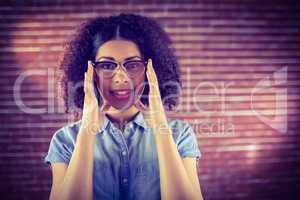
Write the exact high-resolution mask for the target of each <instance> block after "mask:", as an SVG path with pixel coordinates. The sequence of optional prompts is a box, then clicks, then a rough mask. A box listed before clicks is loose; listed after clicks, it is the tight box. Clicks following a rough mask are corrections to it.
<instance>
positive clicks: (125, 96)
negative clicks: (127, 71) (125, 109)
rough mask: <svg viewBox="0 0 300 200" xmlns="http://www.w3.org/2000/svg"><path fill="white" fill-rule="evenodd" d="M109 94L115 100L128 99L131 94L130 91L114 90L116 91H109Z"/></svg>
mask: <svg viewBox="0 0 300 200" xmlns="http://www.w3.org/2000/svg"><path fill="white" fill-rule="evenodd" d="M110 92H111V94H112V95H114V97H116V98H117V99H128V98H129V96H130V94H131V90H116V91H110Z"/></svg>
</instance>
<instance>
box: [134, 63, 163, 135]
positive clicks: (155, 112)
mask: <svg viewBox="0 0 300 200" xmlns="http://www.w3.org/2000/svg"><path fill="white" fill-rule="evenodd" d="M146 75H147V78H148V84H149V95H148V99H149V107H146V106H145V105H144V104H143V103H142V102H141V101H140V99H139V100H138V101H137V102H136V103H135V106H136V107H137V108H138V109H139V110H140V111H141V112H142V113H143V116H144V120H145V121H146V123H147V125H148V126H150V127H151V128H153V129H154V130H163V129H166V128H168V122H167V117H166V114H165V110H164V106H163V104H162V100H161V96H160V91H159V86H158V81H157V77H156V74H155V71H154V69H153V65H152V60H151V59H149V60H148V64H147V71H146Z"/></svg>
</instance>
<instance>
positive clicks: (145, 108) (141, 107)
mask: <svg viewBox="0 0 300 200" xmlns="http://www.w3.org/2000/svg"><path fill="white" fill-rule="evenodd" d="M134 105H135V106H136V107H137V109H139V110H141V111H147V110H148V108H147V107H146V106H145V105H144V104H143V103H142V102H141V101H140V100H138V101H137V102H135V104H134Z"/></svg>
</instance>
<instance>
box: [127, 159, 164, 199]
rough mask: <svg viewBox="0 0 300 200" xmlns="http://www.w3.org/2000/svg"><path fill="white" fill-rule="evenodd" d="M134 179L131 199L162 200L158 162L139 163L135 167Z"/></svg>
mask: <svg viewBox="0 0 300 200" xmlns="http://www.w3.org/2000/svg"><path fill="white" fill-rule="evenodd" d="M134 169H135V170H134V171H133V177H132V191H133V192H132V194H131V198H130V199H134V200H139V199H144V200H148V199H149V200H156V199H160V177H159V166H158V163H157V161H149V162H143V163H139V164H137V165H136V166H135V168H134Z"/></svg>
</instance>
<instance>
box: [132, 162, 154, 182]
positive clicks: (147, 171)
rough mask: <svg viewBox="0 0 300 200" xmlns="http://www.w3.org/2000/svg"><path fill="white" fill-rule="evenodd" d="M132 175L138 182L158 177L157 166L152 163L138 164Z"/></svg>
mask: <svg viewBox="0 0 300 200" xmlns="http://www.w3.org/2000/svg"><path fill="white" fill-rule="evenodd" d="M134 175H135V176H134V178H136V179H137V180H140V181H143V180H146V179H149V178H154V177H156V176H159V168H158V164H157V163H155V162H154V161H149V162H143V163H139V164H138V165H137V166H136V167H135V171H134Z"/></svg>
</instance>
